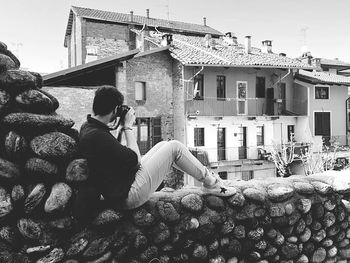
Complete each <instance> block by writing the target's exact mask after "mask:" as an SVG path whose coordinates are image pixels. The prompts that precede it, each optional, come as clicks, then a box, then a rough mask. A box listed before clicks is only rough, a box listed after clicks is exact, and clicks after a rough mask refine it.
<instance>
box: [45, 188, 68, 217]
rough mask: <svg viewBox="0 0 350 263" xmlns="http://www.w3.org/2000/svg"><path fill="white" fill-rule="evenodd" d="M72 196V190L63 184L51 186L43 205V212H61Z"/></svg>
mask: <svg viewBox="0 0 350 263" xmlns="http://www.w3.org/2000/svg"><path fill="white" fill-rule="evenodd" d="M71 196H72V189H71V188H70V187H69V185H67V184H65V183H57V184H55V185H53V186H52V190H51V194H50V196H49V197H48V198H47V200H46V203H45V212H46V213H54V212H59V211H63V210H64V208H65V207H66V205H67V204H68V201H69V199H70V198H71Z"/></svg>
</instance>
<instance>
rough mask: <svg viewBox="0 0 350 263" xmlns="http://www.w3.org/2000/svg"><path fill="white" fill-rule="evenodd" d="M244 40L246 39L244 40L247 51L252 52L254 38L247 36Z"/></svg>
mask: <svg viewBox="0 0 350 263" xmlns="http://www.w3.org/2000/svg"><path fill="white" fill-rule="evenodd" d="M244 40H245V41H244V50H245V53H247V54H250V53H251V51H252V39H251V36H245V39H244Z"/></svg>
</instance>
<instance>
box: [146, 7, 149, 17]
mask: <svg viewBox="0 0 350 263" xmlns="http://www.w3.org/2000/svg"><path fill="white" fill-rule="evenodd" d="M146 16H147V18H149V9H148V8H147V9H146Z"/></svg>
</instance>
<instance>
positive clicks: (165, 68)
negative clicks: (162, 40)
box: [126, 51, 174, 140]
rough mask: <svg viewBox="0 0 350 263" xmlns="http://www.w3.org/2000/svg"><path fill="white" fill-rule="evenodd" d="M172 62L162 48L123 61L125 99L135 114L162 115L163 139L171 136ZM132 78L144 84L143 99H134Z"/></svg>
mask: <svg viewBox="0 0 350 263" xmlns="http://www.w3.org/2000/svg"><path fill="white" fill-rule="evenodd" d="M172 61H173V59H172V58H171V57H170V55H169V54H168V53H167V52H166V51H165V52H159V53H154V54H151V55H148V56H143V57H139V58H134V59H132V60H130V61H128V62H127V63H126V67H127V70H126V72H127V73H126V74H127V75H126V82H127V94H126V101H127V103H128V105H131V106H133V107H135V108H136V109H137V110H136V116H137V117H160V116H161V117H162V118H161V119H162V138H163V140H167V139H173V138H174V126H173V110H174V107H173V94H172V90H173V84H172V75H173V74H172ZM135 81H142V82H145V83H146V96H147V97H146V101H145V102H142V103H138V102H136V101H135Z"/></svg>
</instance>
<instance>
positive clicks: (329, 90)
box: [314, 85, 331, 100]
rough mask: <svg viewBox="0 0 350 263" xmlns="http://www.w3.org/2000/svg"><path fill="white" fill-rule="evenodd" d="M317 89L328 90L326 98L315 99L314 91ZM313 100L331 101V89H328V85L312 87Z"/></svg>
mask: <svg viewBox="0 0 350 263" xmlns="http://www.w3.org/2000/svg"><path fill="white" fill-rule="evenodd" d="M317 88H327V89H328V94H327V95H328V98H325V99H324V98H317V97H316V94H317V93H316V89H317ZM314 99H315V100H330V99H331V88H330V86H329V85H314Z"/></svg>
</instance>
